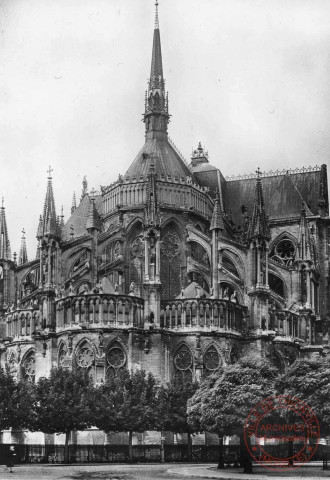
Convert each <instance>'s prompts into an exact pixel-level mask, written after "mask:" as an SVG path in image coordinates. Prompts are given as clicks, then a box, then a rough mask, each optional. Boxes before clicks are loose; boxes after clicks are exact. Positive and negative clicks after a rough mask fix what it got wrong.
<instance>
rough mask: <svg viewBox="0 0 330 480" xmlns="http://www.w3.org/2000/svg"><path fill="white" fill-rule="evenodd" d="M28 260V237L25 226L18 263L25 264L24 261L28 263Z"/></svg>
mask: <svg viewBox="0 0 330 480" xmlns="http://www.w3.org/2000/svg"><path fill="white" fill-rule="evenodd" d="M28 261H29V260H28V254H27V250H26V239H25V230H24V228H23V230H22V238H21V248H20V250H19V256H18V265H23V264H24V263H27V262H28Z"/></svg>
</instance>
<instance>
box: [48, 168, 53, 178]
mask: <svg viewBox="0 0 330 480" xmlns="http://www.w3.org/2000/svg"><path fill="white" fill-rule="evenodd" d="M52 172H53V169H52V167H51V166H50V165H49V167H48V170H47V173H48V178H49V179H51V178H52Z"/></svg>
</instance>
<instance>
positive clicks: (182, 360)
mask: <svg viewBox="0 0 330 480" xmlns="http://www.w3.org/2000/svg"><path fill="white" fill-rule="evenodd" d="M174 364H175V366H176V368H178V369H179V370H188V368H191V366H192V357H191V353H190V352H189V350H188V348H182V349H181V350H180V351H179V352H178V353H177V354H176V356H175V359H174Z"/></svg>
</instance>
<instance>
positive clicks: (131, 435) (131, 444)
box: [128, 431, 133, 462]
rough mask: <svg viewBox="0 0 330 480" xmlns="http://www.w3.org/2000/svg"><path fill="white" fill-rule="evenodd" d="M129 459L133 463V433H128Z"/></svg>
mask: <svg viewBox="0 0 330 480" xmlns="http://www.w3.org/2000/svg"><path fill="white" fill-rule="evenodd" d="M128 459H129V461H130V462H133V432H132V431H129V432H128Z"/></svg>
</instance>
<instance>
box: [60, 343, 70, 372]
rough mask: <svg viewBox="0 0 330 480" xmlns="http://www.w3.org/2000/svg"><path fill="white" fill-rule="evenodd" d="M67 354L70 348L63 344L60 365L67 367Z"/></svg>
mask: <svg viewBox="0 0 330 480" xmlns="http://www.w3.org/2000/svg"><path fill="white" fill-rule="evenodd" d="M67 354H68V350H67V348H66V347H65V346H64V345H63V346H62V347H61V349H60V353H59V355H58V364H59V366H60V367H62V368H63V367H65V366H66V361H67Z"/></svg>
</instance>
